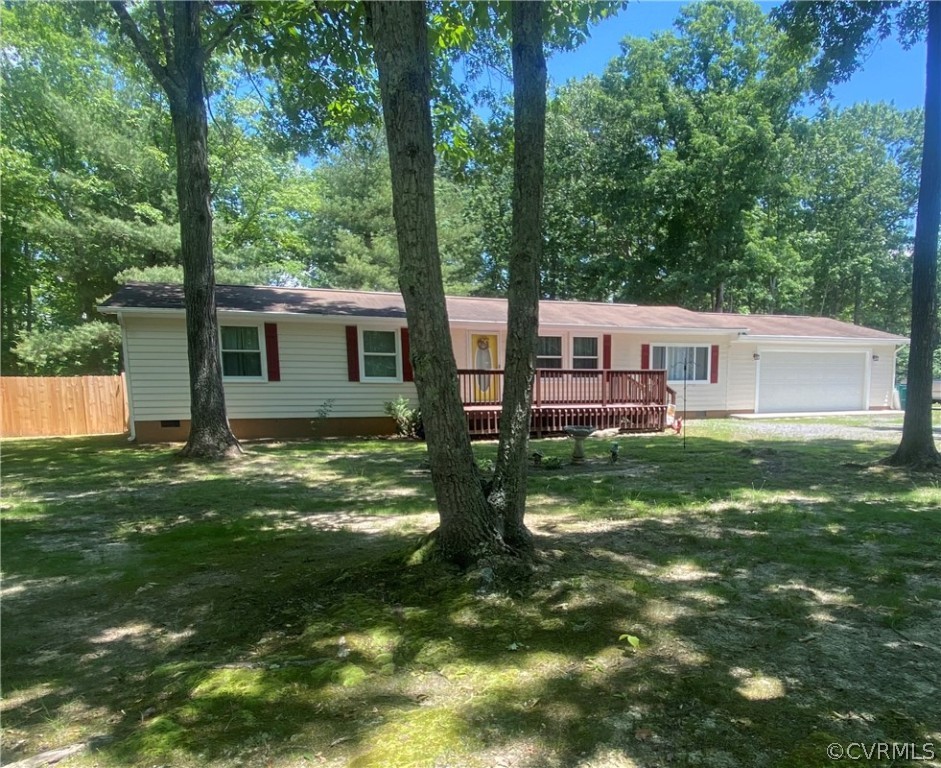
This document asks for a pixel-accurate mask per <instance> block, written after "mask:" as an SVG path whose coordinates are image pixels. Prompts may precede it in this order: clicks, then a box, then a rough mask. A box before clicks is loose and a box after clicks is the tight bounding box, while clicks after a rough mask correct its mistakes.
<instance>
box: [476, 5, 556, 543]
mask: <svg viewBox="0 0 941 768" xmlns="http://www.w3.org/2000/svg"><path fill="white" fill-rule="evenodd" d="M542 13H543V4H542V2H520V3H514V4H513V5H512V6H511V8H510V15H511V25H512V30H513V159H514V183H513V240H512V243H511V249H510V265H509V290H508V303H509V309H508V317H507V342H506V363H505V366H504V368H505V374H504V387H503V416H502V419H501V421H500V445H499V448H498V452H497V462H496V469H495V472H494V480H493V486H492V488H491V491H490V496H489V500H490V503H491V504H492V505H493V507H494V508H495V509H496V511H497V513H498V514H499V515H500V517H501V518H502V520H503V536H504V540H505V542H506V543H507V545H508V546H509V547H511V548H512V549H514V550H515V551H517V552H520V553H523V554H528V553H530V552H531V551H532V548H533V543H532V536H531V535H530V533H529V530H528V529H527V528H526V525H525V523H524V522H523V516H524V514H525V511H526V474H527V446H528V441H529V427H530V416H531V413H532V398H533V375H534V372H535V355H536V336H537V334H538V328H539V263H540V259H541V256H542V237H543V233H542V221H543V185H544V177H545V174H544V169H545V136H546V60H545V56H544V54H543V49H542V40H543V33H542Z"/></svg>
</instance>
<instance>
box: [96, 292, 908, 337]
mask: <svg viewBox="0 0 941 768" xmlns="http://www.w3.org/2000/svg"><path fill="white" fill-rule="evenodd" d="M216 305H217V307H218V308H219V309H220V310H232V311H241V312H264V313H276V314H278V313H290V314H303V315H324V316H334V317H336V316H339V317H346V316H348V317H388V318H403V319H404V318H405V305H404V302H403V301H402V297H401V295H399V294H398V293H380V292H368V291H337V290H327V289H322V288H271V287H264V286H247V285H217V286H216ZM102 309H103V310H104V311H106V312H107V311H109V310H110V311H115V312H116V311H120V310H122V309H175V310H182V309H183V288H182V286H179V285H169V284H161V283H128V284H127V285H125V286H124V287H122V288H120V289H119V290H118V291H117V292H116V293H115V294H114V295H113V296H111V297H110V298H109V299H108V300H107V301H105V302H104V304H102ZM448 316H449V318H450V319H451V321H452V322H457V323H486V324H493V323H505V322H506V299H487V298H479V297H473V296H449V297H448ZM539 319H540V325H541V326H543V327H546V326H573V327H578V326H583V327H592V328H611V329H618V328H623V329H631V328H636V329H645V330H655V329H662V330H664V331H671V330H698V331H708V330H716V331H719V332H728V333H734V332H736V331H738V332H742V333H748V334H751V335H756V336H783V337H804V338H841V339H848V338H849V339H881V340H885V341H905V339H904V338H903V337H901V336H895V335H893V334H891V333H885V332H883V331H877V330H874V329H872V328H864V327H862V326H858V325H852V324H850V323H844V322H841V321H839V320H832V319H830V318H823V317H795V316H788V315H735V314H716V313H709V312H692V311H690V310H688V309H682V308H681V307H655V306H637V305H634V304H604V303H597V302H584V301H547V300H544V301H542V302H541V303H540V305H539Z"/></svg>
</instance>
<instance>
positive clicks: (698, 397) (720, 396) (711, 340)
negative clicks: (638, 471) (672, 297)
mask: <svg viewBox="0 0 941 768" xmlns="http://www.w3.org/2000/svg"><path fill="white" fill-rule="evenodd" d="M691 341H694V344H695V346H697V347H708V348H710V349H711V347H712V345H713V344H718V345H719V381H718V383H717V384H712V383H710V382H709V381H708V380H706V381H688V382H682V381H675V382H672V383H671V384H670V387H671V388H672V389H673V390H674V391H675V392H676V407H677V409H679V410H680V411H682V410H684V409H685V410H687V411H689V412H690V413H702V412H709V413H715V412H722V411H726V410H729V407H728V405H727V401H726V390H727V387H728V386H729V380H730V377H731V376H732V375H733V374H732V372H730V370H729V350H730V349H731V348H732V347H734V346H735V345H734V344H730V341H731V339H730V337H729V336H720V335H715V336H713V335H711V334H707V335H702V336H697V337H696V338H695V340H692V339H690V337H689V335H688V334H683V333H681V332H678V333H675V334H667V333H648V332H644V333H615V334H612V336H611V367H612V368H615V369H622V370H623V369H628V370H636V369H639V368H640V361H641V346H642V345H643V344H649V345H650V352H651V367H653V348H654V347H667V346H670V345H674V346H679V347H685V346H689V345H690V342H691ZM710 356H711V355H710ZM752 381H754V370H753V371H752ZM684 384H685V386H684ZM753 407H754V405H753V404H752V405H749V406H748V410H751V409H752V408H753Z"/></svg>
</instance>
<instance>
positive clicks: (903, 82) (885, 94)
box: [549, 0, 925, 109]
mask: <svg viewBox="0 0 941 768" xmlns="http://www.w3.org/2000/svg"><path fill="white" fill-rule="evenodd" d="M685 4H686V3H680V2H658V1H656V0H653V1H647V2H645V1H644V0H639V1H638V2H632V3H630V4H629V5H628V7H627V8H626V9H624V10H622V11H621V12H620V13H618V14H617V15H616V16H614V17H613V18H610V19H606V20H605V21H603V22H602V23H601V24H599V25H597V26H596V27H595V28H594V29H593V30H592V35H591V39H590V40H589V41H588V42H587V43H585V44H584V45H582V46H581V47H580V48H579V49H578V50H576V51H572V52H570V53H557V54H555V55H553V56H552V58H551V59H550V60H549V78H550V80H551V81H552V83H553V84H554V85H561V84H562V83H564V82H565V81H566V80H568V79H570V78H573V77H575V78H581V77H584V76H585V75H588V74H596V75H600V74H601V73H602V72H603V71H604V68H605V65H606V64H607V63H608V62H609V61H610V60H611V59H613V58H614V57H615V56H617V55H618V54H619V53H620V46H619V43H620V41H621V40H622V39H624V38H625V37H628V36H631V37H650V35H651V34H652V33H654V32H657V31H660V30H669V29H671V28H672V25H673V21H674V19H676V17H677V15H678V12H679V9H680V8H681V7H682V6H683V5H685ZM776 4H777V3H770V2H769V3H761V6H762V8H763V9H765V10H766V11H768V10H770V9H771V8H773V7H774V6H775V5H776ZM834 101H835V103H836V104H838V105H839V106H842V107H847V106H850V105H852V104H855V103H857V102H862V101H873V102H875V101H886V102H892V103H894V104H895V106H896V107H898V108H899V109H912V108H914V107H920V106H923V105H924V101H925V45H924V43H920V44H919V45H917V46H915V47H914V48H912V49H910V50H908V51H905V50H903V49H902V47H901V46H900V45H899V44H898V43H897V42H895V41H894V40H885V41H883V42H882V43H880V44H879V45H878V46H877V47H876V48H875V50H873V51H872V53H871V55H870V56H869V58H868V59H867V60H866V62H865V64H864V65H863V67H862V68H861V69H859V70H857V72H856V74H855V75H854V76H853V78H852V79H851V80H849V81H848V82H846V83H843V84H841V85H839V86H837V87H836V88H835V89H834Z"/></svg>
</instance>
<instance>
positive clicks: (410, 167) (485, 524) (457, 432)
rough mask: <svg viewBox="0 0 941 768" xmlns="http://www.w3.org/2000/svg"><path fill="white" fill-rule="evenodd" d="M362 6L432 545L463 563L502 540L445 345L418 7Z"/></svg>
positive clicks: (494, 549)
mask: <svg viewBox="0 0 941 768" xmlns="http://www.w3.org/2000/svg"><path fill="white" fill-rule="evenodd" d="M366 7H367V14H368V18H369V25H370V29H371V31H372V36H373V45H374V47H375V57H376V67H377V69H378V71H379V87H380V91H381V94H382V112H383V117H384V119H385V126H386V136H387V140H388V145H389V164H390V166H391V170H392V213H393V215H394V218H395V225H396V238H397V242H398V247H399V287H400V288H401V291H402V297H403V299H404V301H405V309H406V313H407V315H408V325H409V334H410V341H411V344H410V346H411V355H412V368H413V370H414V375H415V387H416V389H417V390H418V400H419V405H420V406H421V411H422V419H423V420H424V424H425V434H426V439H427V441H428V457H429V462H430V465H431V478H432V484H433V485H434V489H435V496H436V498H437V502H438V512H439V516H440V526H439V528H438V532H437V546H438V548H439V550H440V552H441V554H442V556H443V557H444V558H445V559H448V560H451V561H453V562H456V563H458V564H460V565H469V564H471V563H473V562H474V561H476V560H478V559H480V558H481V557H485V556H486V555H488V554H493V553H499V552H502V551H503V550H504V544H503V539H502V536H501V531H500V528H499V524H498V518H497V516H496V514H495V513H494V510H493V508H492V507H491V506H490V505H489V504H488V503H487V499H486V497H485V495H484V488H483V483H482V481H481V477H480V474H479V472H478V470H477V466H476V463H475V461H474V455H473V452H472V450H471V445H470V438H469V436H468V432H467V422H466V419H465V416H464V409H463V405H462V403H461V398H460V392H459V389H458V379H457V365H456V363H455V361H454V354H453V351H452V350H451V335H450V330H449V326H448V316H447V309H446V306H445V298H444V284H443V280H442V276H441V259H440V255H439V252H438V235H437V229H436V224H435V197H434V164H435V156H434V140H433V136H432V126H431V108H430V96H431V74H430V60H429V51H428V41H427V29H426V22H425V5H424V3H420V2H375V3H368V4H367V6H366Z"/></svg>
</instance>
